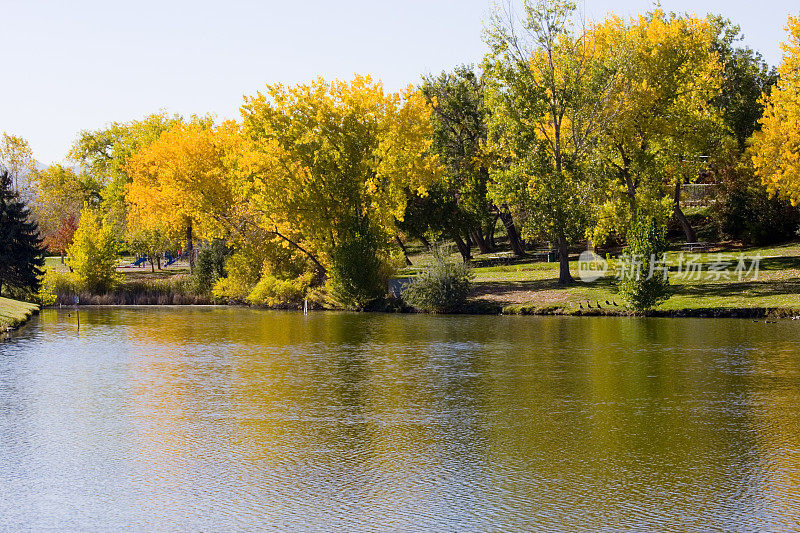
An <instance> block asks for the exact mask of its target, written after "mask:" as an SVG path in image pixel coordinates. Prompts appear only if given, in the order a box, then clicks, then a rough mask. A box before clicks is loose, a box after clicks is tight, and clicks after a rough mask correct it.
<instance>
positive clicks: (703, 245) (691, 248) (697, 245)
mask: <svg viewBox="0 0 800 533" xmlns="http://www.w3.org/2000/svg"><path fill="white" fill-rule="evenodd" d="M709 249H711V245H710V244H709V243H707V242H687V243H686V244H684V245H683V246H681V250H683V251H684V252H707V251H708V250H709Z"/></svg>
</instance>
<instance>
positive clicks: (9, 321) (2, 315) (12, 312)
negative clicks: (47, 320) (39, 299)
mask: <svg viewBox="0 0 800 533" xmlns="http://www.w3.org/2000/svg"><path fill="white" fill-rule="evenodd" d="M40 309H41V308H40V307H39V306H38V305H36V304H32V303H29V302H21V301H19V300H12V299H11V298H2V297H0V340H5V338H6V336H7V335H8V334H9V333H11V332H13V331H16V330H18V329H19V328H21V327H22V326H24V325H25V324H27V323H28V321H29V320H30V319H31V318H32V317H33V316H35V315H38V314H39V310H40Z"/></svg>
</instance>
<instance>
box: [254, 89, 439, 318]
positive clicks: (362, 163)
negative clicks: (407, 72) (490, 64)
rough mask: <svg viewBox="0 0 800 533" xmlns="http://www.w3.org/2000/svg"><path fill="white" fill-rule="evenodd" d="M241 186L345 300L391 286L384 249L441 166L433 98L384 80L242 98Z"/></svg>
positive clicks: (262, 218)
mask: <svg viewBox="0 0 800 533" xmlns="http://www.w3.org/2000/svg"><path fill="white" fill-rule="evenodd" d="M242 117H243V130H244V134H245V138H246V143H247V147H246V149H245V156H244V158H243V162H242V163H243V164H242V171H241V173H240V178H241V180H240V194H241V195H242V197H244V198H247V199H248V203H249V206H250V210H251V211H252V212H253V213H254V214H256V215H257V217H258V224H259V225H260V226H261V227H262V228H264V229H265V230H268V231H269V232H271V234H272V235H274V236H275V237H276V238H277V239H279V240H280V241H282V242H283V243H284V244H285V245H286V246H287V247H290V248H293V249H295V250H298V251H300V252H302V253H303V254H305V255H306V256H307V257H308V258H309V259H310V260H311V261H312V262H313V263H314V264H315V265H316V268H317V270H318V272H319V273H320V274H321V275H322V276H323V277H327V278H328V279H329V281H330V282H331V288H332V289H333V291H334V292H335V293H337V295H338V296H337V297H338V298H339V300H340V302H342V303H344V304H346V305H349V306H353V307H360V306H362V305H364V304H365V303H366V302H367V301H369V300H370V299H373V298H375V297H376V296H380V295H382V292H381V291H385V286H384V285H383V283H382V282H381V269H382V268H383V264H382V260H381V254H382V253H384V252H385V251H386V250H387V243H388V242H389V241H390V237H391V236H392V235H394V234H395V229H394V224H395V222H396V220H398V219H402V218H403V214H404V210H405V202H406V197H407V193H408V191H412V192H417V193H420V194H424V192H425V190H426V187H427V186H428V184H429V183H430V182H431V181H432V180H433V179H436V177H437V176H438V173H439V172H440V166H439V163H438V159H437V158H436V157H435V156H433V155H431V154H430V153H429V149H430V145H431V132H432V126H431V121H430V108H429V106H428V104H427V102H426V100H425V98H424V97H423V96H422V95H421V94H420V93H419V92H417V91H416V90H414V89H413V88H411V87H409V88H407V89H406V90H405V91H404V92H402V93H386V92H384V90H383V86H382V85H381V83H380V82H375V81H373V80H372V79H371V78H369V77H362V76H356V77H355V78H354V79H353V80H352V81H351V82H342V81H334V82H330V83H329V82H326V81H324V80H322V79H317V80H315V81H314V82H312V83H311V84H308V85H306V84H301V85H296V86H293V87H285V86H283V85H269V86H267V88H266V91H265V92H264V93H263V94H262V93H258V94H257V95H255V96H253V97H250V98H247V99H246V102H245V105H244V106H243V107H242Z"/></svg>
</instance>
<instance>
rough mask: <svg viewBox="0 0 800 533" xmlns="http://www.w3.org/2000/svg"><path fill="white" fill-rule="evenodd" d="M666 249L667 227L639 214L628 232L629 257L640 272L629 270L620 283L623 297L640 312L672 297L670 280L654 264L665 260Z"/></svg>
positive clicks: (654, 219) (658, 221)
mask: <svg viewBox="0 0 800 533" xmlns="http://www.w3.org/2000/svg"><path fill="white" fill-rule="evenodd" d="M666 250H667V239H666V224H665V223H664V222H663V221H662V220H658V218H657V217H655V216H653V215H648V214H646V212H645V211H644V210H640V211H638V212H637V217H636V219H635V220H634V221H633V224H632V226H631V228H630V229H629V230H628V256H629V261H631V262H632V263H629V265H628V266H629V267H630V266H631V264H632V265H636V266H637V267H639V268H640V270H637V271H633V272H631V271H628V272H627V274H626V275H624V276H623V277H622V279H621V280H620V281H619V284H618V287H619V293H620V295H621V296H622V297H623V298H624V299H625V300H626V301H627V302H628V305H630V306H631V307H632V308H633V309H635V310H636V311H644V310H646V309H650V308H651V307H654V306H656V305H658V304H659V303H661V302H663V301H664V300H666V299H667V298H669V296H670V287H669V277H666V279H665V276H664V274H663V271H659V270H657V269H655V266H656V265H655V264H654V262H655V261H660V260H662V258H663V255H664V252H665V251H666ZM639 263H641V264H639ZM661 266H663V265H661ZM623 268H624V265H623ZM631 270H635V269H631ZM651 272H654V273H653V275H652V276H651V275H650V274H651Z"/></svg>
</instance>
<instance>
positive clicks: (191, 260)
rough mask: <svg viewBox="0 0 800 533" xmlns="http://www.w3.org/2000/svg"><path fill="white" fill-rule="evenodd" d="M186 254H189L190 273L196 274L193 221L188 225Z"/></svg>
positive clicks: (190, 220) (189, 221)
mask: <svg viewBox="0 0 800 533" xmlns="http://www.w3.org/2000/svg"><path fill="white" fill-rule="evenodd" d="M186 252H187V253H188V254H189V271H190V272H194V243H193V242H192V219H191V218H190V219H189V220H188V221H187V223H186Z"/></svg>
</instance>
